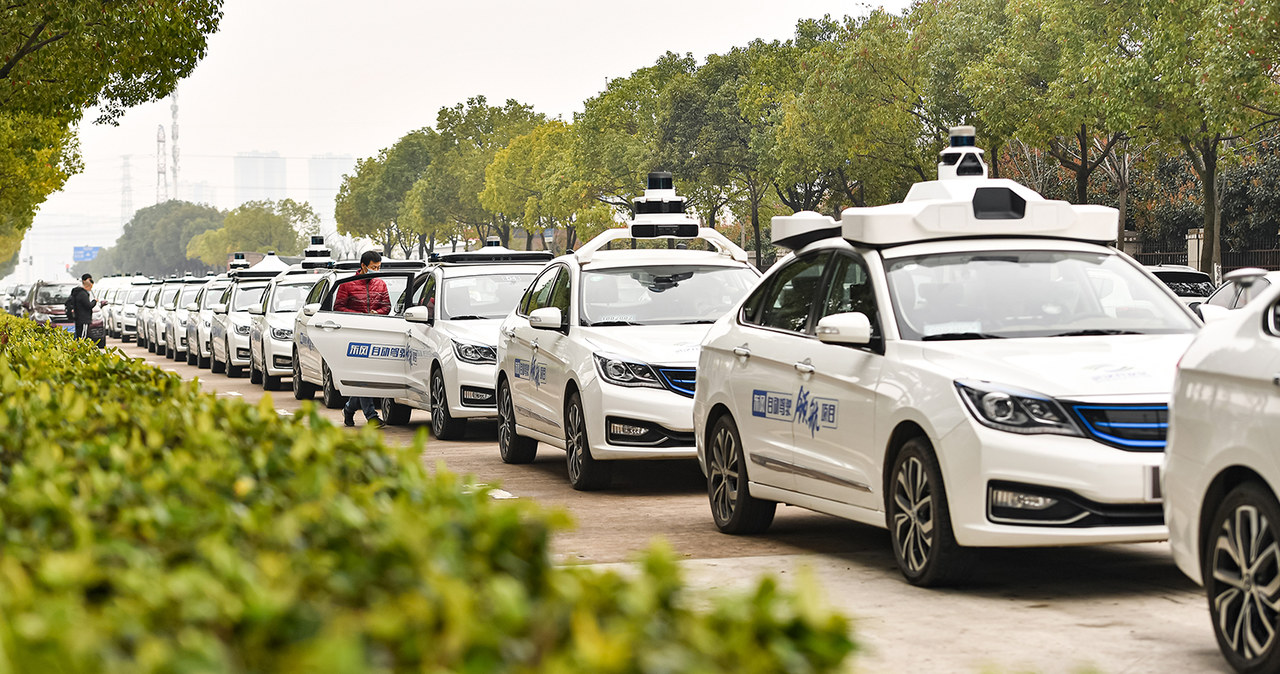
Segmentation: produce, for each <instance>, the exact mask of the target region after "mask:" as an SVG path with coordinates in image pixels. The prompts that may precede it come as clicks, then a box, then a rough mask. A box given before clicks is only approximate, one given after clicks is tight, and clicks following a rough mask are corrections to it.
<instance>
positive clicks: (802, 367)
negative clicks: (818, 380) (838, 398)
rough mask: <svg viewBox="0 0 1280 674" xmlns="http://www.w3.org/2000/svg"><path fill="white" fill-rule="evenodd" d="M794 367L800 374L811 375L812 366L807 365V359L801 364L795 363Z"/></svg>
mask: <svg viewBox="0 0 1280 674" xmlns="http://www.w3.org/2000/svg"><path fill="white" fill-rule="evenodd" d="M794 367H795V368H796V372H799V373H800V374H813V365H812V364H810V363H809V359H808V358H806V359H805V360H804V362H803V363H795V365H794Z"/></svg>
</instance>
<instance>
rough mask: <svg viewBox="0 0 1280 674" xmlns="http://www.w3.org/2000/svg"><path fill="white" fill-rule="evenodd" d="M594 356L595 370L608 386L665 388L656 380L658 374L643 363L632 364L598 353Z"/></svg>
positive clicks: (660, 381) (659, 380)
mask: <svg viewBox="0 0 1280 674" xmlns="http://www.w3.org/2000/svg"><path fill="white" fill-rule="evenodd" d="M594 355H595V357H596V369H597V370H599V372H600V376H601V377H602V378H604V380H605V381H607V382H609V383H610V384H617V385H618V386H630V387H644V388H665V387H664V386H663V385H662V380H661V379H659V378H658V373H657V372H654V370H653V368H652V367H650V366H649V365H646V364H645V363H632V362H629V361H625V360H621V359H618V358H613V357H611V356H602V355H600V354H598V353H597V354H594Z"/></svg>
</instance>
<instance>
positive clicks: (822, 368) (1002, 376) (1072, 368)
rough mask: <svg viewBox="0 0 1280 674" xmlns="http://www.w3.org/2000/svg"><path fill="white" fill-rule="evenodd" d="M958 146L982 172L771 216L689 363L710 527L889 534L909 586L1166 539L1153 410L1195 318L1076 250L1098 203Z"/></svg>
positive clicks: (1106, 236) (1107, 214) (1111, 219)
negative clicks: (1030, 556)
mask: <svg viewBox="0 0 1280 674" xmlns="http://www.w3.org/2000/svg"><path fill="white" fill-rule="evenodd" d="M966 150H967V153H968V154H972V153H974V152H977V153H979V154H978V161H976V162H974V164H975V165H977V166H981V171H980V172H979V171H977V170H975V171H974V173H973V174H971V175H973V176H974V177H957V178H952V179H946V180H939V181H934V182H926V183H918V184H917V185H916V186H915V187H913V188H912V190H911V193H910V194H909V195H908V197H907V199H906V201H904V203H902V204H890V205H887V206H881V207H876V208H851V209H847V210H846V211H845V212H844V213H843V218H842V220H841V221H835V220H833V219H831V218H829V217H826V216H819V215H818V214H816V213H799V214H796V215H795V216H790V217H785V218H774V221H773V233H774V237H775V242H778V243H779V244H780V245H785V246H786V247H788V248H792V249H795V250H796V252H795V253H793V254H792V255H790V256H788V258H787V259H785V260H783V261H782V262H780V263H779V264H777V265H776V266H775V267H773V268H772V269H771V270H770V271H769V273H768V274H767V275H766V276H765V278H764V279H762V280H761V283H760V285H759V287H758V288H757V290H755V291H753V292H752V294H751V295H750V296H749V297H748V298H747V299H746V300H744V301H743V302H742V303H740V304H739V305H738V307H737V308H735V309H734V310H733V311H731V312H729V313H728V314H727V315H726V316H724V317H723V318H721V319H720V320H719V321H718V322H717V323H716V324H715V325H714V326H713V327H712V328H711V330H710V332H709V333H708V335H707V338H706V340H705V341H704V342H703V344H702V352H701V357H700V360H699V365H698V381H697V387H696V393H695V396H694V425H695V429H696V437H697V441H698V457H699V461H700V463H701V465H702V468H703V471H704V473H706V474H708V476H709V481H708V491H709V497H710V500H711V505H712V512H713V517H714V519H715V520H716V524H717V526H719V527H720V528H721V529H722V530H724V531H727V532H730V533H749V532H753V531H760V530H763V529H764V528H766V527H767V526H768V524H769V522H770V521H771V520H772V513H773V505H772V504H774V503H785V504H791V505H798V506H802V507H805V508H809V509H812V510H816V511H820V512H825V513H829V514H832V515H836V516H839V517H844V518H847V519H851V520H854V521H858V522H862V523H865V524H870V525H874V526H880V527H886V528H889V529H890V531H891V534H892V535H891V540H892V541H893V545H894V552H895V558H896V559H897V561H898V564H899V567H900V569H901V570H902V571H903V574H904V576H906V577H907V579H908V580H909V581H910V582H912V583H916V584H920V585H934V584H941V583H945V582H949V581H951V580H954V579H956V578H957V577H958V576H960V575H963V568H962V566H963V564H962V563H961V562H962V560H967V559H968V556H967V554H966V552H965V551H964V548H972V547H1023V546H1056V545H1082V544H1095V543H1111V542H1138V541H1157V540H1162V539H1164V538H1165V537H1166V535H1167V530H1166V528H1165V526H1164V523H1163V517H1162V513H1161V497H1160V485H1159V467H1160V463H1161V453H1160V450H1161V449H1162V448H1163V445H1164V432H1163V431H1164V415H1165V414H1166V412H1165V408H1166V405H1167V402H1168V397H1169V391H1170V390H1171V387H1172V381H1173V376H1174V370H1175V364H1176V361H1177V358H1178V356H1179V355H1180V354H1181V353H1182V351H1183V350H1184V349H1185V348H1186V346H1187V344H1188V343H1189V342H1190V341H1191V339H1192V337H1193V335H1194V333H1195V331H1196V329H1197V327H1198V323H1197V321H1196V320H1195V318H1194V315H1193V314H1192V313H1191V312H1190V311H1189V310H1188V309H1187V308H1186V306H1185V305H1183V304H1180V303H1179V302H1177V300H1176V298H1175V297H1174V296H1173V294H1172V293H1171V292H1169V290H1168V289H1167V288H1165V287H1164V286H1163V285H1161V284H1160V283H1159V282H1158V281H1156V280H1155V279H1154V277H1152V276H1150V275H1149V274H1148V273H1146V272H1144V271H1143V270H1142V268H1141V266H1140V265H1139V264H1138V263H1136V262H1135V261H1134V260H1132V259H1131V258H1129V257H1128V256H1126V255H1124V254H1123V253H1121V252H1119V251H1117V250H1115V249H1113V248H1110V247H1108V246H1105V245H1100V244H1098V243H1094V242H1099V241H1110V240H1114V238H1115V233H1116V231H1117V226H1116V223H1117V219H1116V214H1115V212H1114V211H1113V210H1111V209H1106V208H1102V207H1096V206H1071V205H1069V204H1066V203H1065V202H1054V201H1047V200H1044V199H1043V198H1042V197H1040V196H1039V195H1038V194H1036V193H1035V192H1033V191H1031V190H1029V189H1027V188H1025V187H1023V186H1021V185H1018V184H1016V183H1013V182H1012V181H1007V180H998V179H997V180H989V179H987V178H986V177H985V165H982V164H981V163H980V152H981V151H980V150H976V149H975V148H971V147H968V146H959V147H958V148H957V147H953V148H951V149H950V151H951V152H954V153H959V154H966ZM947 155H948V151H944V153H943V158H944V161H943V165H941V166H940V167H939V168H940V174H945V173H946V172H947V169H948V168H950V169H951V172H953V173H954V172H955V168H954V166H955V164H956V158H951V162H952V163H950V164H948V163H947V159H948V157H947ZM964 161H970V160H967V159H966V160H964ZM962 175H963V174H962ZM1112 332H1119V333H1121V334H1108V333H1112ZM939 503H945V505H946V509H945V512H943V513H935V512H934V510H933V508H934V506H935V505H937V504H939ZM760 513H767V514H760Z"/></svg>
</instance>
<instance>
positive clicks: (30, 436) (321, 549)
mask: <svg viewBox="0 0 1280 674" xmlns="http://www.w3.org/2000/svg"><path fill="white" fill-rule="evenodd" d="M421 450H422V440H421V439H419V441H418V442H417V443H415V446H414V447H411V448H409V449H406V450H397V449H391V448H388V447H387V446H386V445H384V444H383V443H382V441H381V436H380V434H379V433H377V432H376V431H374V430H372V429H367V430H364V431H361V432H359V433H352V432H348V431H345V430H343V429H340V428H337V427H334V426H332V425H330V424H329V423H328V422H327V421H326V420H325V419H323V418H322V417H321V416H320V415H319V414H317V413H316V410H315V408H314V407H312V406H310V405H307V406H304V407H303V410H302V411H301V412H300V413H298V414H296V415H294V416H291V417H290V416H281V415H278V414H277V413H276V412H275V410H274V409H273V408H272V405H271V403H270V400H269V399H264V401H263V402H262V404H260V405H257V406H252V405H248V404H245V403H244V402H242V401H239V400H225V399H218V398H217V397H215V396H211V395H208V394H205V393H201V392H200V391H199V390H198V386H197V385H196V384H194V383H190V382H183V381H182V380H181V379H180V378H178V377H176V376H173V375H169V374H166V373H163V372H161V371H159V370H158V369H156V368H153V367H150V366H148V365H146V364H145V363H144V362H142V361H141V360H130V359H128V358H126V357H123V354H122V353H120V352H119V351H116V350H112V351H109V352H106V353H104V352H101V351H99V350H98V349H96V348H95V347H93V345H92V344H90V343H89V342H87V341H82V340H81V341H77V340H74V339H72V338H71V337H70V335H68V334H67V333H66V332H65V331H61V330H57V329H48V328H44V327H41V326H37V325H36V324H34V323H32V322H30V321H26V320H21V319H16V318H11V317H3V318H0V674H5V673H8V672H66V673H77V672H284V671H306V672H383V671H419V672H695V671H696V672H712V671H726V672H727V671H733V672H778V671H788V672H827V671H834V670H837V669H839V668H841V666H842V663H843V662H844V660H845V658H846V657H848V655H849V654H850V653H851V652H853V650H854V648H855V645H854V643H853V642H852V641H851V639H850V638H849V627H850V626H849V624H848V621H847V620H846V619H844V618H843V617H841V616H839V615H837V614H834V613H832V612H830V611H828V610H827V609H826V608H824V607H823V606H822V605H821V603H820V601H819V600H818V599H817V598H815V597H814V596H812V595H813V593H812V592H811V591H804V590H801V591H800V592H784V591H782V590H780V589H779V588H778V587H777V586H776V584H775V583H774V582H773V581H772V580H770V579H765V580H763V581H761V582H760V583H759V585H758V586H757V587H756V589H755V590H754V592H751V593H748V594H745V595H734V596H720V597H716V598H711V599H707V598H705V597H701V596H699V597H697V598H696V599H692V598H691V596H690V591H689V590H688V589H687V588H685V587H684V586H683V585H682V583H681V580H680V577H679V573H678V568H677V566H676V564H675V562H674V561H673V556H672V555H671V554H670V552H669V551H664V550H662V549H661V548H660V547H655V549H653V550H651V551H650V553H648V554H647V555H646V556H645V558H644V559H643V560H642V562H641V564H640V565H639V571H638V572H637V573H636V574H634V575H629V576H627V577H623V576H620V575H617V574H612V573H600V572H596V571H592V570H590V569H587V568H583V567H576V568H575V567H557V566H554V565H553V564H552V563H551V561H550V555H549V542H550V538H551V536H552V535H553V534H554V532H555V531H557V530H558V529H560V528H562V527H563V526H565V525H566V524H567V517H566V516H565V515H563V514H562V513H557V512H552V511H544V510H542V509H539V508H538V507H536V506H535V505H533V504H530V503H527V502H523V501H509V500H501V501H496V500H494V499H491V498H490V497H489V495H488V493H487V491H486V489H484V488H476V487H474V486H473V485H471V484H469V483H467V482H465V481H464V480H462V479H460V478H459V477H457V476H455V475H452V474H450V473H449V472H447V471H445V470H443V469H437V470H436V471H434V472H431V471H427V470H425V469H424V468H423V467H422V466H421V463H420V459H419V456H420V454H421Z"/></svg>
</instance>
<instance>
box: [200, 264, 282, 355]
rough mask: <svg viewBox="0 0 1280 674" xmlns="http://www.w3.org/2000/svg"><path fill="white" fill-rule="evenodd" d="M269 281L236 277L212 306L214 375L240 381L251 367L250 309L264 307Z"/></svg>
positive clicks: (248, 275)
mask: <svg viewBox="0 0 1280 674" xmlns="http://www.w3.org/2000/svg"><path fill="white" fill-rule="evenodd" d="M268 280H270V277H265V278H264V277H262V276H256V277H255V276H254V275H253V273H252V272H247V271H246V272H240V275H236V274H233V275H232V279H231V284H230V285H228V286H227V288H226V290H224V291H222V297H221V298H219V299H218V303H217V304H215V305H213V322H212V325H211V326H210V327H209V343H210V345H211V348H210V351H211V352H212V356H211V358H212V361H213V362H212V366H211V367H210V371H212V372H213V373H214V374H221V373H223V372H225V373H226V374H227V376H228V377H232V378H235V377H239V376H240V374H241V372H243V371H244V369H245V368H246V367H248V365H249V331H250V329H251V328H250V320H249V319H250V314H249V308H250V307H253V306H256V305H261V304H262V294H263V293H264V292H266V290H267V281H268Z"/></svg>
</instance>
